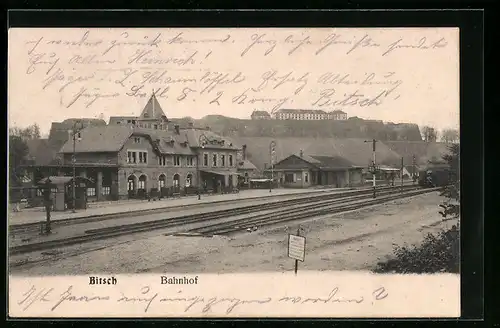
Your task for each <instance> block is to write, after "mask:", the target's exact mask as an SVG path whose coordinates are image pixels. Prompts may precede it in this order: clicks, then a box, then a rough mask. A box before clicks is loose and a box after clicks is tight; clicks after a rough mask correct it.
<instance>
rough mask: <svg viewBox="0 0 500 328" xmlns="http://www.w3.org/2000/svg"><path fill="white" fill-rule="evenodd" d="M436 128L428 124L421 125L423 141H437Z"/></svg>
mask: <svg viewBox="0 0 500 328" xmlns="http://www.w3.org/2000/svg"><path fill="white" fill-rule="evenodd" d="M437 136H438V133H437V130H436V129H434V128H433V127H430V126H424V127H422V138H423V139H424V141H425V142H435V141H437Z"/></svg>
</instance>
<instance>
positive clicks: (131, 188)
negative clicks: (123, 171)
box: [127, 175, 136, 191]
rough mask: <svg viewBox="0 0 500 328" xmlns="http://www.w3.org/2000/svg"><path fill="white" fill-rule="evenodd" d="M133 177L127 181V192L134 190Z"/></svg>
mask: <svg viewBox="0 0 500 328" xmlns="http://www.w3.org/2000/svg"><path fill="white" fill-rule="evenodd" d="M135 182H136V181H135V176H133V175H131V176H129V177H128V179H127V185H128V191H132V190H135Z"/></svg>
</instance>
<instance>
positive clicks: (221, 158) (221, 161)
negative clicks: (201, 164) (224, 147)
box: [220, 155, 226, 167]
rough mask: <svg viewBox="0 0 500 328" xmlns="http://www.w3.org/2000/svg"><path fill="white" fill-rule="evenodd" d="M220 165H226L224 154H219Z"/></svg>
mask: <svg viewBox="0 0 500 328" xmlns="http://www.w3.org/2000/svg"><path fill="white" fill-rule="evenodd" d="M220 166H222V167H224V166H226V156H225V155H220Z"/></svg>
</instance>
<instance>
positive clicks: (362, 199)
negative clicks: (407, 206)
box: [185, 188, 438, 236]
mask: <svg viewBox="0 0 500 328" xmlns="http://www.w3.org/2000/svg"><path fill="white" fill-rule="evenodd" d="M437 189H438V188H435V189H417V190H411V191H407V192H405V193H402V194H401V193H400V194H394V192H390V191H385V192H382V193H381V195H379V197H378V198H375V199H372V200H368V201H366V199H367V198H369V197H367V196H366V195H362V196H358V197H353V198H349V199H348V203H347V204H346V202H345V201H344V200H343V199H342V200H335V201H331V202H324V203H321V204H314V205H315V206H314V208H309V209H307V208H304V207H303V206H302V207H300V208H295V207H294V208H290V209H285V210H283V211H280V212H277V213H273V214H271V215H269V214H258V215H255V216H253V217H251V218H245V219H241V220H235V221H231V222H227V223H219V224H213V225H209V226H204V227H200V228H195V229H190V230H188V231H187V232H185V234H198V235H203V236H207V235H210V236H212V235H229V234H232V233H236V232H241V231H244V230H247V229H252V228H254V227H263V226H270V225H274V224H278V223H284V222H289V221H296V220H302V219H308V218H312V217H318V216H323V215H327V214H336V213H341V212H347V211H352V210H358V209H361V208H364V207H368V206H372V205H377V204H381V203H385V202H388V201H392V200H396V199H400V198H406V197H412V196H416V195H419V194H423V193H428V192H431V191H434V190H437Z"/></svg>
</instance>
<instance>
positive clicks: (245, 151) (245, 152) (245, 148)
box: [241, 145, 247, 160]
mask: <svg viewBox="0 0 500 328" xmlns="http://www.w3.org/2000/svg"><path fill="white" fill-rule="evenodd" d="M241 148H242V149H243V160H246V159H247V145H243V146H242V147H241Z"/></svg>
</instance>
